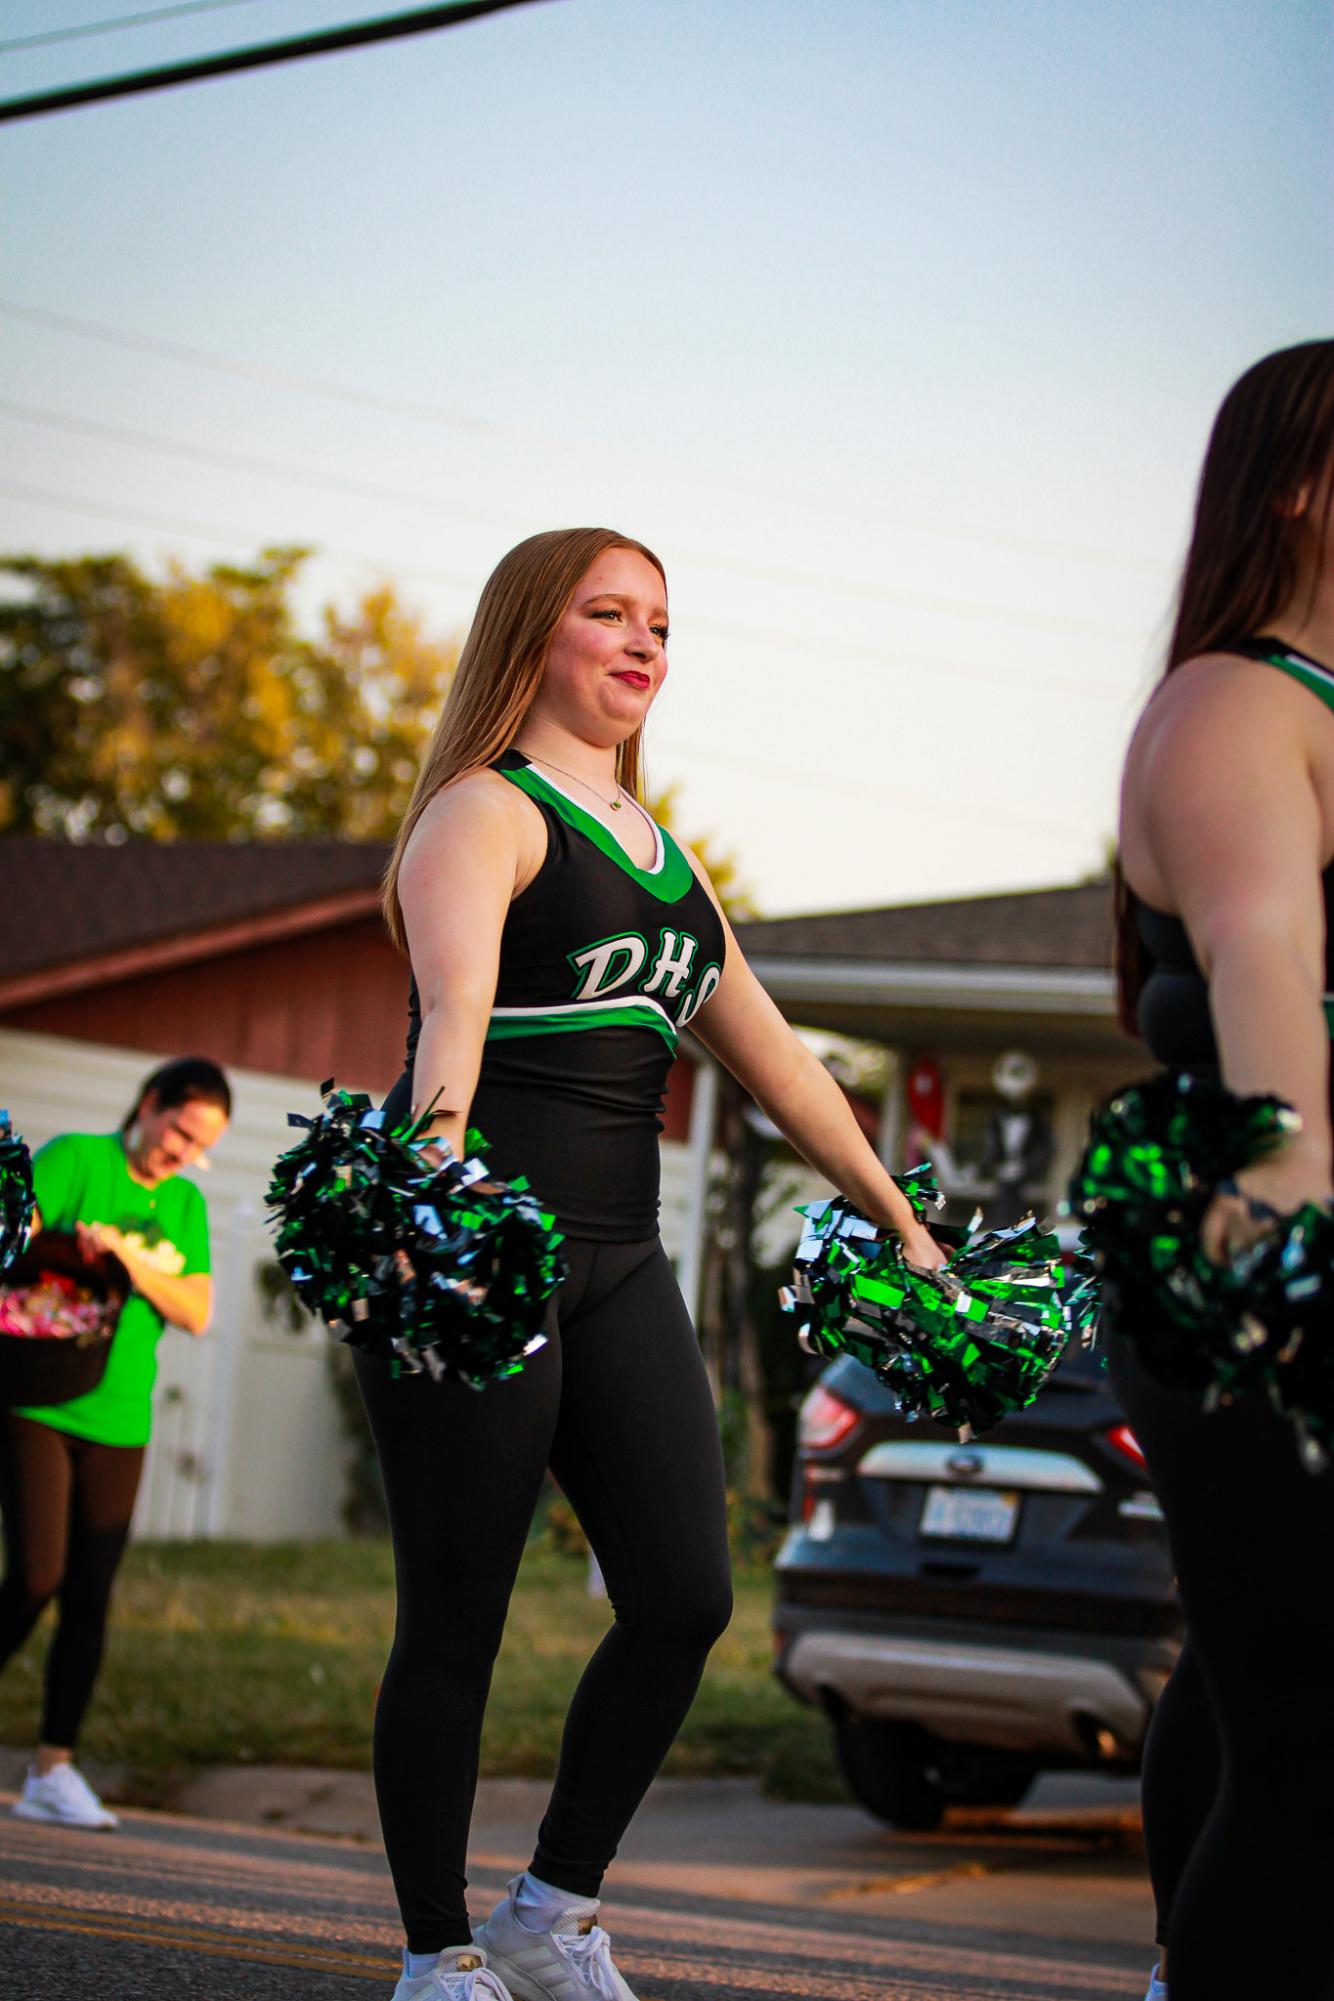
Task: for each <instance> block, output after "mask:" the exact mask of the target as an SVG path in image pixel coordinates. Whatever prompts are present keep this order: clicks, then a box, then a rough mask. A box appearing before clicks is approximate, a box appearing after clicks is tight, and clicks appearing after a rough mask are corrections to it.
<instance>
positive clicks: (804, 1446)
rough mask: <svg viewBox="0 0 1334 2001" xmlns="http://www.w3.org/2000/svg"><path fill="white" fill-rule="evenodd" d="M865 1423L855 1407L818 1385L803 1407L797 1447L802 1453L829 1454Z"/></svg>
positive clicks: (799, 1419) (798, 1421) (798, 1423)
mask: <svg viewBox="0 0 1334 2001" xmlns="http://www.w3.org/2000/svg"><path fill="white" fill-rule="evenodd" d="M861 1421H862V1414H861V1412H860V1411H859V1410H858V1409H857V1408H856V1406H855V1405H854V1404H850V1403H845V1402H844V1401H843V1399H842V1397H839V1396H835V1395H834V1393H833V1391H832V1390H827V1389H824V1388H823V1387H822V1386H821V1385H820V1384H819V1383H817V1384H816V1386H815V1388H814V1389H813V1390H812V1391H811V1392H810V1394H809V1395H808V1396H807V1398H806V1400H805V1402H804V1403H803V1404H802V1406H801V1415H800V1417H799V1418H798V1420H797V1444H798V1445H799V1447H800V1448H801V1450H802V1451H803V1452H829V1451H832V1449H833V1448H834V1446H836V1445H841V1444H842V1443H843V1441H844V1439H845V1438H847V1437H849V1436H850V1435H851V1433H853V1432H854V1431H855V1430H856V1429H857V1426H858V1425H859V1424H860V1423H861Z"/></svg>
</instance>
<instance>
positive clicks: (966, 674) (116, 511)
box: [0, 480, 1123, 701]
mask: <svg viewBox="0 0 1334 2001" xmlns="http://www.w3.org/2000/svg"><path fill="white" fill-rule="evenodd" d="M0 494H8V495H9V496H10V497H11V498H13V499H16V500H24V501H29V502H32V503H33V504H35V505H37V506H39V507H52V508H55V509H57V510H58V511H59V512H62V513H71V514H82V515H86V516H89V517H90V518H92V519H95V520H108V521H124V522H127V523H128V524H129V525H130V526H132V527H140V528H144V527H146V528H153V529H157V530H162V531H165V532H167V533H170V534H180V535H184V536H186V537H187V538H189V539H193V540H198V541H204V542H227V543H231V544H234V545H236V546H237V547H240V548H245V549H251V550H253V549H254V548H255V547H256V545H257V544H259V545H261V546H271V545H273V544H274V543H277V542H287V541H288V540H292V541H295V542H296V543H297V544H298V546H300V544H301V538H300V537H291V538H288V537H278V536H267V537H266V536H262V535H260V534H258V533H257V532H256V531H255V530H254V529H250V530H245V529H239V528H235V527H232V526H230V525H226V526H224V525H220V524H219V523H217V522H209V521H197V520H191V519H190V518H188V517H185V516H179V515H168V514H158V513H154V512H152V511H150V510H145V509H142V508H135V507H126V506H123V505H122V504H120V503H119V502H116V501H109V502H108V501H102V500H97V499H89V498H88V497H87V496H86V495H83V494H75V493H63V492H60V491H59V490H58V489H56V488H53V487H47V486H32V485H28V484H25V483H23V482H21V481H15V480H0ZM312 553H313V554H315V555H316V556H317V557H318V558H319V559H320V560H322V561H325V562H330V563H333V564H335V565H338V566H341V567H344V568H351V569H356V570H368V571H370V572H372V573H373V574H374V575H376V576H395V575H396V576H400V577H405V578H412V579H415V580H419V581H421V582H425V583H438V584H446V585H448V586H449V587H450V588H451V589H456V590H464V591H467V592H468V593H469V594H470V595H473V594H475V593H476V591H477V589H478V587H479V584H480V578H479V577H477V576H476V575H473V576H467V577H464V576H460V575H459V574H458V572H457V571H450V570H441V569H436V568H434V567H432V566H430V565H425V564H419V563H405V562H402V561H400V560H399V559H398V558H393V559H390V558H389V557H386V556H374V555H369V554H367V553H366V552H365V551H364V550H349V549H338V548H336V547H330V546H328V545H326V544H324V543H320V544H319V545H318V547H317V548H316V549H315V550H313V552H312ZM683 622H684V624H685V626H686V627H687V629H688V630H690V631H693V632H698V633H702V634H709V635H711V636H714V637H718V638H723V639H727V640H731V641H740V642H741V643H742V644H743V645H754V646H763V647H765V648H766V649H772V648H774V647H781V648H783V649H784V650H785V651H787V652H793V653H797V654H805V655H806V656H807V657H808V658H833V659H835V660H837V661H840V662H842V661H854V660H860V661H865V662H867V663H868V664H869V665H871V666H874V667H879V668H888V669H890V670H891V671H895V672H900V673H905V672H906V673H914V674H918V675H921V674H922V673H923V672H926V673H936V672H941V673H946V674H951V675H954V676H961V677H962V678H963V679H965V680H975V681H981V682H983V683H985V684H988V685H990V686H992V687H1000V688H1020V687H1027V688H1031V689H1034V690H1036V691H1037V692H1040V693H1049V694H1054V695H1078V696H1080V697H1081V698H1087V697H1096V698H1097V699H1099V700H1117V701H1120V700H1122V699H1123V692H1122V691H1119V690H1117V689H1114V688H1105V687H1089V688H1081V687H1078V686H1077V685H1076V684H1074V683H1073V682H1069V681H1062V680H1057V679H1056V678H1054V677H1051V676H1047V675H1031V674H1026V673H1024V672H1022V671H1012V670H1009V669H999V670H996V671H994V672H992V671H988V669H987V668H986V666H985V664H984V663H981V662H976V661H959V660H950V659H946V658H942V657H941V656H939V655H914V656H908V655H895V654H892V653H886V652H884V651H883V650H882V649H878V648H875V647H871V646H864V645H859V644H857V643H856V642H855V641H851V640H844V639H839V638H831V637H830V636H829V635H828V634H824V635H821V636H820V637H818V638H817V637H814V636H811V635H808V634H803V633H799V632H790V631H787V630H780V629H772V630H768V629H766V628H764V627H762V626H754V625H748V624H744V623H742V622H740V621H733V620H730V619H717V618H709V617H707V616H704V617H687V618H686V619H685V620H684V621H683Z"/></svg>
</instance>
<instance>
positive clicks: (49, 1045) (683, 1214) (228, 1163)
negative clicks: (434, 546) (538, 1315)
mask: <svg viewBox="0 0 1334 2001" xmlns="http://www.w3.org/2000/svg"><path fill="white" fill-rule="evenodd" d="M168 1053H175V1052H168ZM161 1060H165V1059H164V1058H157V1057H153V1056H150V1055H145V1054H143V1053H142V1052H140V1051H138V1050H126V1049H118V1048H111V1047H108V1046H104V1045H102V1044H97V1043H88V1042H75V1041H71V1040H68V1039H66V1038H64V1037H57V1036H48V1035H30V1034H27V1033H21V1032H18V1031H15V1030H10V1029H3V1028H0V1106H3V1107H7V1108H8V1110H9V1112H10V1114H11V1116H12V1118H13V1121H14V1126H15V1129H16V1130H17V1131H19V1132H21V1133H22V1134H23V1136H24V1137H25V1138H26V1139H27V1141H28V1143H29V1145H30V1146H31V1147H32V1148H33V1150H34V1151H36V1149H37V1147H39V1146H40V1145H41V1144H42V1143H43V1142H44V1141H45V1140H48V1139H51V1138H53V1137H54V1136H55V1135H56V1134H57V1133H63V1132H109V1131H112V1130H114V1129H115V1128H116V1127H117V1126H118V1125H119V1123H120V1121H121V1118H122V1117H123V1115H124V1113H125V1110H126V1108H127V1107H128V1106H129V1105H130V1104H131V1102H132V1101H133V1098H134V1094H135V1091H136V1089H137V1087H138V1085H139V1083H140V1082H141V1080H142V1079H143V1078H144V1077H145V1076H146V1075H147V1074H148V1072H149V1071H150V1070H151V1069H153V1068H154V1066H155V1064H156V1063H157V1062H159V1061H161ZM228 1075H229V1077H230V1080H231V1085H232V1091H233V1094H234V1101H235V1102H234V1109H233V1119H232V1124H231V1126H230V1127H229V1129H228V1131H227V1132H226V1134H225V1135H224V1137H223V1139H222V1140H221V1141H220V1143H219V1145H218V1148H217V1151H216V1155H215V1157H214V1160H213V1163H212V1166H211V1169H210V1171H208V1172H207V1173H197V1172H194V1171H192V1172H191V1175H190V1178H191V1179H192V1180H194V1181H196V1182H197V1183H198V1185H199V1187H200V1188H201V1190H202V1191H203V1194H204V1196H205V1198H206V1200H207V1203H208V1215H209V1232H210V1236H211V1239H212V1254H213V1276H214V1285H215V1289H216V1309H215V1313H214V1319H213V1326H212V1329H211V1330H210V1332H209V1334H208V1335H207V1336H206V1337H205V1338H204V1339H203V1340H192V1339H191V1338H190V1336H188V1335H186V1334H182V1333H180V1332H179V1331H177V1330H175V1329H172V1328H168V1329H167V1331H166V1333H165V1334H164V1335H163V1337H162V1342H161V1346H160V1348H159V1350H158V1354H159V1364H160V1366H159V1374H158V1388H157V1397H156V1411H155V1418H154V1428H153V1440H152V1444H151V1445H150V1447H149V1451H148V1463H147V1467H146V1469H145V1477H144V1487H143V1491H142V1493H141V1495H140V1500H139V1506H138V1510H137V1512H136V1516H135V1533H136V1534H137V1535H139V1536H141V1537H149V1538H154V1539H156V1538H177V1537H195V1536H212V1537H243V1538H247V1539H255V1540H278V1539H282V1538H298V1539H299V1538H309V1537H318V1536H330V1535H338V1534H339V1533H340V1532H341V1531H342V1527H343V1523H342V1516H341V1509H342V1503H343V1498H344V1489H345V1461H346V1459H347V1456H348V1446H347V1442H346V1439H345V1436H344V1432H343V1429H342V1424H341V1420H340V1417H339V1412H338V1406H337V1404H336V1402H335V1398H334V1393H333V1390H332V1387H331V1384H330V1379H329V1371H328V1363H327V1349H328V1345H329V1339H328V1336H327V1334H326V1333H325V1332H324V1330H323V1328H322V1327H320V1326H318V1325H317V1324H316V1323H315V1322H313V1321H310V1320H307V1321H305V1322H304V1324H303V1326H302V1328H301V1330H300V1331H299V1332H295V1333H294V1332H292V1331H291V1329H290V1327H289V1324H288V1321H287V1318H286V1316H285V1314H280V1315H278V1316H277V1317H272V1316H271V1315H270V1313H269V1312H268V1311H267V1310H266V1294H265V1292H264V1290H263V1286H262V1281H261V1273H262V1270H263V1268H264V1267H265V1266H266V1265H269V1264H271V1263H272V1259H273V1248H272V1239H271V1237H270V1235H269V1233H268V1230H267V1228H266V1226H265V1210H264V1193H265V1190H266V1188H267V1186H268V1181H269V1173H270V1169H271V1168H272V1165H273V1161H274V1159H275V1157H276V1155H277V1154H278V1153H280V1152H281V1151H282V1149H283V1148H284V1147H285V1146H287V1145H289V1144H290V1143H291V1141H292V1139H293V1138H295V1134H293V1133H291V1132H290V1129H289V1128H288V1125H287V1114H288V1112H289V1111H299V1112H306V1113H310V1112H313V1111H316V1110H318V1108H319V1095H318V1091H317V1090H316V1088H315V1087H314V1086H313V1085H312V1084H311V1083H310V1082H309V1081H308V1080H305V1079H296V1078H284V1077H273V1076H267V1075H263V1074H261V1073H259V1072H257V1071H250V1070H229V1072H228ZM711 1086H712V1077H711V1074H710V1073H709V1072H708V1070H707V1068H705V1069H702V1070H701V1071H700V1073H699V1075H698V1077H697V1088H696V1094H695V1097H696V1103H695V1117H694V1120H693V1121H692V1125H693V1131H692V1137H691V1144H690V1145H689V1146H688V1147H687V1146H682V1145H679V1144H670V1143H669V1144H666V1145H664V1147H663V1237H664V1241H665V1243H666V1245H667V1249H668V1252H669V1254H670V1255H671V1256H672V1257H673V1258H674V1259H675V1261H676V1265H677V1270H678V1273H679V1275H680V1277H681V1281H682V1287H683V1290H684V1291H685V1293H686V1297H687V1300H689V1302H690V1304H691V1305H692V1307H693V1305H694V1303H695V1298H694V1295H695V1291H696V1287H697V1279H698V1244H699V1238H700V1233H701V1231H702V1227H703V1200H704V1179H705V1176H704V1167H703V1160H704V1147H705V1146H706V1144H707V1131H706V1126H705V1118H706V1115H707V1113H708V1110H709V1107H710V1104H711V1098H712V1089H711Z"/></svg>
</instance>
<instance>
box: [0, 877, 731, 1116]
mask: <svg viewBox="0 0 1334 2001" xmlns="http://www.w3.org/2000/svg"><path fill="white" fill-rule="evenodd" d="M407 995H408V971H407V965H406V962H405V961H404V960H403V959H401V958H400V957H399V955H398V953H397V952H396V951H395V950H394V948H393V946H392V945H391V944H390V943H389V940H388V939H387V938H386V936H385V934H384V930H383V927H382V926H381V923H380V920H379V918H378V917H363V918H358V919H356V920H354V921H353V922H351V923H347V924H338V925H331V926H330V927H329V928H327V929H325V930H321V931H311V932H306V933H304V934H302V935H300V936H298V937H295V938H285V939H279V940H277V941H274V942H271V943H263V944H258V945H253V946H248V947H244V948H242V949H240V950H237V951H231V952H223V953H219V954H218V955H217V956H216V957H214V958H210V959H201V960H197V961H196V962H195V963H194V964H191V965H185V966H174V967H170V968H167V969H164V970H162V971H159V972H153V973H146V974H143V975H140V976H139V977H136V978H133V979H127V980H117V981H114V982H111V983H109V984H107V985H105V986H100V987H91V988H89V989H87V991H85V992H81V993H73V994H62V995H60V996H58V997H57V998H55V999H52V1000H49V1001H32V1002H29V1003H28V1004H27V1005H25V1006H23V1007H17V1008H10V1009H8V1010H5V1011H3V1012H0V1026H4V1027H6V1028H22V1029H27V1030H29V1031H30V1032H31V1033H33V1034H37V1035H67V1036H70V1037H71V1038H72V1039H73V1040H74V1041H76V1042H106V1043H111V1044H112V1045H114V1046H116V1047H118V1048H121V1049H145V1050H152V1051H154V1052H156V1051H159V1050H161V1051H170V1052H173V1053H180V1054H185V1053H189V1054H192V1055H194V1054H197V1055H200V1056H211V1057H212V1058H213V1060H214V1062H215V1063H221V1064H223V1065H227V1064H233V1065H235V1066H237V1067H239V1068H241V1069H245V1070H264V1071H268V1072H270V1073H272V1074H274V1075H277V1076H281V1077H308V1078H310V1079H311V1081H312V1082H314V1083H320V1082H322V1081H323V1080H324V1078H326V1077H334V1078H336V1079H337V1080H338V1081H339V1082H348V1083H354V1084H357V1085H361V1086H364V1087H365V1088H367V1089H368V1090H372V1091H387V1090H388V1088H389V1086H390V1085H391V1084H392V1083H393V1081H394V1079H395V1078H396V1077H397V1076H398V1074H399V1071H400V1070H401V1069H402V1067H403V1037H404V1030H405V1028H406V1024H407ZM692 1079H693V1066H692V1065H691V1064H690V1063H688V1062H685V1061H679V1062H677V1063H676V1064H675V1065H674V1067H673V1069H672V1073H671V1077H670V1079H669V1081H668V1091H667V1104H666V1109H665V1112H664V1137H665V1138H667V1139H677V1140H684V1139H685V1138H686V1137H687V1134H688V1132H689V1127H690V1101H691V1084H692Z"/></svg>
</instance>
